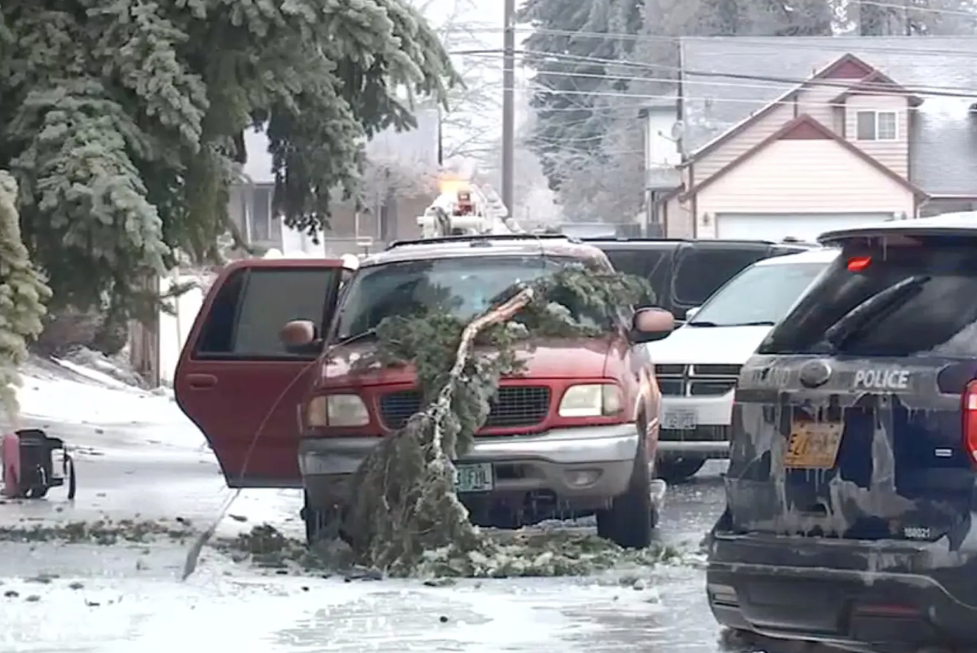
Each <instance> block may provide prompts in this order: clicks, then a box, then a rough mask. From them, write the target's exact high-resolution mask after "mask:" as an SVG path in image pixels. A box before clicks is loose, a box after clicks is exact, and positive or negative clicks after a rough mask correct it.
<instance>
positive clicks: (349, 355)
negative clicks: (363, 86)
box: [318, 338, 611, 387]
mask: <svg viewBox="0 0 977 653" xmlns="http://www.w3.org/2000/svg"><path fill="white" fill-rule="evenodd" d="M610 344H611V340H610V338H606V339H605V338H581V339H573V340H559V341H546V340H542V341H538V342H534V341H528V342H527V343H526V344H525V345H521V346H520V347H518V348H517V349H516V351H518V352H519V353H520V354H521V355H520V358H521V359H522V360H523V361H524V364H525V368H524V370H525V371H524V373H523V374H521V375H520V376H521V378H537V379H572V378H581V377H590V378H593V377H600V376H603V375H604V366H605V364H606V361H607V355H608V350H609V348H610ZM375 346H376V344H375V343H371V342H365V343H351V344H349V345H343V346H340V347H333V348H332V349H330V350H329V351H328V352H327V353H326V355H325V356H324V357H323V359H322V363H321V364H320V368H319V383H318V385H319V386H323V385H328V386H343V387H348V386H351V385H353V386H357V385H358V386H363V385H386V384H394V383H413V382H414V370H413V366H404V367H389V368H386V369H381V368H379V367H373V368H370V369H367V370H362V369H356V370H355V371H354V370H353V369H352V368H353V367H354V364H355V363H356V361H357V360H358V359H359V358H361V357H362V356H364V355H365V354H367V353H369V351H370V349H371V348H373V347H375Z"/></svg>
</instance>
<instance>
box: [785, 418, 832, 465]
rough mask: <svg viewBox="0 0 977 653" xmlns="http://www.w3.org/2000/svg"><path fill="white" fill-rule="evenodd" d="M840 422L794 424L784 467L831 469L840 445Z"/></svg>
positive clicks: (791, 428)
mask: <svg viewBox="0 0 977 653" xmlns="http://www.w3.org/2000/svg"><path fill="white" fill-rule="evenodd" d="M843 430H844V424H842V423H841V422H794V423H792V424H791V427H790V439H789V440H788V441H787V451H785V452H784V467H788V468H790V469H831V468H832V467H834V466H835V460H836V459H837V458H838V447H839V446H840V445H841V433H842V431H843Z"/></svg>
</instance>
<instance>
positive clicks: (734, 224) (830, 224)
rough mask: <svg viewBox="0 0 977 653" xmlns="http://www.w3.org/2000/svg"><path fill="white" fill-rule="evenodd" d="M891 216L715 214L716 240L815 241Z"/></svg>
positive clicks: (882, 214) (850, 214)
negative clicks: (829, 232)
mask: <svg viewBox="0 0 977 653" xmlns="http://www.w3.org/2000/svg"><path fill="white" fill-rule="evenodd" d="M891 218H892V214H891V213H717V214H716V236H717V238H730V239H746V240H773V241H780V240H783V239H784V238H788V237H793V238H798V239H800V240H806V241H812V242H813V241H815V240H817V237H818V236H819V235H821V234H823V233H824V232H825V231H832V230H834V229H844V228H847V227H857V226H861V225H863V224H873V223H876V222H882V221H883V220H888V219H891Z"/></svg>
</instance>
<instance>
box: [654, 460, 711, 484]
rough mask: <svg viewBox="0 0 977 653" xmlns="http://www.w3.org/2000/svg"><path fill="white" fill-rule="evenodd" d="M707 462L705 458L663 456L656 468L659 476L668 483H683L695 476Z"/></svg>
mask: <svg viewBox="0 0 977 653" xmlns="http://www.w3.org/2000/svg"><path fill="white" fill-rule="evenodd" d="M705 464H706V460H705V458H662V459H660V460H658V462H657V464H656V465H655V469H656V470H657V472H658V474H657V476H658V478H660V479H662V480H663V481H665V482H666V483H681V482H682V481H687V480H689V479H690V478H692V477H693V476H695V475H696V474H697V473H698V471H699V470H700V469H702V466H703V465H705Z"/></svg>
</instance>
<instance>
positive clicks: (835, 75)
mask: <svg viewBox="0 0 977 653" xmlns="http://www.w3.org/2000/svg"><path fill="white" fill-rule="evenodd" d="M877 73H878V71H877V70H875V69H874V68H872V66H870V65H869V64H867V63H865V62H864V61H862V60H861V59H859V58H858V57H856V56H855V55H853V54H850V53H846V54H844V55H842V56H840V57H838V58H836V59H835V60H833V61H832V62H831V63H829V64H828V65H827V66H824V67H823V68H821V69H820V70H816V71H814V72H813V74H812V75H811V76H810V77H809V78H807V79H805V80H804V81H802V82H799V83H796V84H792V85H791V86H790V88H789V89H788V90H787V91H786V92H784V93H782V94H780V95H779V96H777V97H776V98H774V99H773V100H771V101H770V102H768V103H767V104H765V105H764V106H762V107H761V108H760V109H759V110H758V111H754V112H751V113H749V114H748V115H747V116H745V117H744V118H743V119H742V120H740V121H739V122H737V123H736V124H735V125H733V126H731V127H729V128H728V129H726V130H725V131H722V132H720V133H719V134H717V135H716V136H715V137H713V138H712V139H710V140H709V141H708V142H706V143H704V144H703V145H701V146H700V147H696V148H691V150H690V153H689V157H690V158H689V161H690V160H693V159H697V158H699V157H701V156H704V155H706V154H708V153H709V152H712V151H713V150H715V149H716V148H718V147H719V146H720V145H722V144H723V143H725V142H726V141H728V140H729V139H731V138H733V137H735V136H738V135H739V134H740V133H742V132H743V131H744V130H746V129H747V128H748V127H749V126H750V125H752V124H753V123H754V122H756V121H757V120H759V119H760V118H762V117H763V116H765V115H767V114H769V113H770V112H771V111H773V110H774V109H776V108H777V107H778V106H780V105H781V104H783V103H784V102H788V101H790V100H792V99H794V97H795V96H796V95H797V94H798V93H800V92H801V91H803V90H804V89H805V88H808V87H810V86H813V85H814V84H817V83H819V82H820V81H822V80H828V79H859V78H865V77H869V76H871V75H874V74H877ZM834 83H838V82H834ZM846 88H847V86H846ZM692 100H693V101H694V100H695V98H692ZM689 161H686V162H685V163H683V165H687V164H688V163H689Z"/></svg>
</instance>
